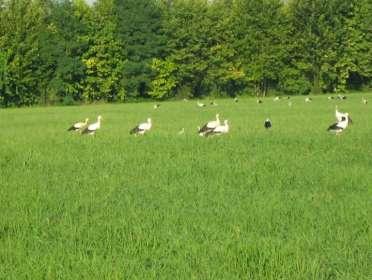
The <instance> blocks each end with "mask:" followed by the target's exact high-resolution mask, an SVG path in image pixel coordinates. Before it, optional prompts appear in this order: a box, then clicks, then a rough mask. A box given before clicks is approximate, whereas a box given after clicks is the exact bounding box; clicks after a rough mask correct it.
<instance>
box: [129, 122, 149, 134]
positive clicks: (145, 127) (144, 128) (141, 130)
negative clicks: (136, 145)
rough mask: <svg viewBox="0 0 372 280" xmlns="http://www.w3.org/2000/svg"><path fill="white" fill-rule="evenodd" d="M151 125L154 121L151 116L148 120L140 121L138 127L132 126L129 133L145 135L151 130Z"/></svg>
mask: <svg viewBox="0 0 372 280" xmlns="http://www.w3.org/2000/svg"><path fill="white" fill-rule="evenodd" d="M151 127H152V121H151V118H148V119H147V122H144V123H140V124H139V125H137V126H136V127H134V128H132V129H131V130H130V132H129V133H130V134H135V135H144V134H145V133H146V132H148V131H150V129H151Z"/></svg>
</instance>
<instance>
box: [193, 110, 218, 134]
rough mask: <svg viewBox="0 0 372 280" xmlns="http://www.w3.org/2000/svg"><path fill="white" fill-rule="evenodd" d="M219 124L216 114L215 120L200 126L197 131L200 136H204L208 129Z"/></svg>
mask: <svg viewBox="0 0 372 280" xmlns="http://www.w3.org/2000/svg"><path fill="white" fill-rule="evenodd" d="M220 124H221V121H220V115H219V114H216V120H214V121H209V122H207V123H206V124H204V125H203V126H202V128H199V129H198V133H199V135H200V136H204V135H205V134H206V133H207V132H208V131H210V130H213V129H215V128H216V127H217V126H219V125H220Z"/></svg>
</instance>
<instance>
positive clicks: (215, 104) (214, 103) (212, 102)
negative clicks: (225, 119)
mask: <svg viewBox="0 0 372 280" xmlns="http://www.w3.org/2000/svg"><path fill="white" fill-rule="evenodd" d="M210 105H211V106H218V104H217V103H216V102H215V101H214V100H212V101H211V103H210Z"/></svg>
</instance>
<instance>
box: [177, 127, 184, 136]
mask: <svg viewBox="0 0 372 280" xmlns="http://www.w3.org/2000/svg"><path fill="white" fill-rule="evenodd" d="M183 134H185V128H184V127H183V128H182V129H181V130H180V131H178V135H183Z"/></svg>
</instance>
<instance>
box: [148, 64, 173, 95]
mask: <svg viewBox="0 0 372 280" xmlns="http://www.w3.org/2000/svg"><path fill="white" fill-rule="evenodd" d="M151 67H152V69H153V70H154V71H155V72H156V73H157V75H156V78H155V79H154V80H153V81H152V91H151V92H150V95H151V96H153V97H155V98H167V97H171V96H172V95H173V94H174V92H173V90H174V88H175V87H176V86H177V80H176V77H175V73H176V71H177V65H176V64H174V63H172V62H171V61H167V60H165V61H163V60H160V59H156V58H155V59H154V60H153V62H152V65H151Z"/></svg>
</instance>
